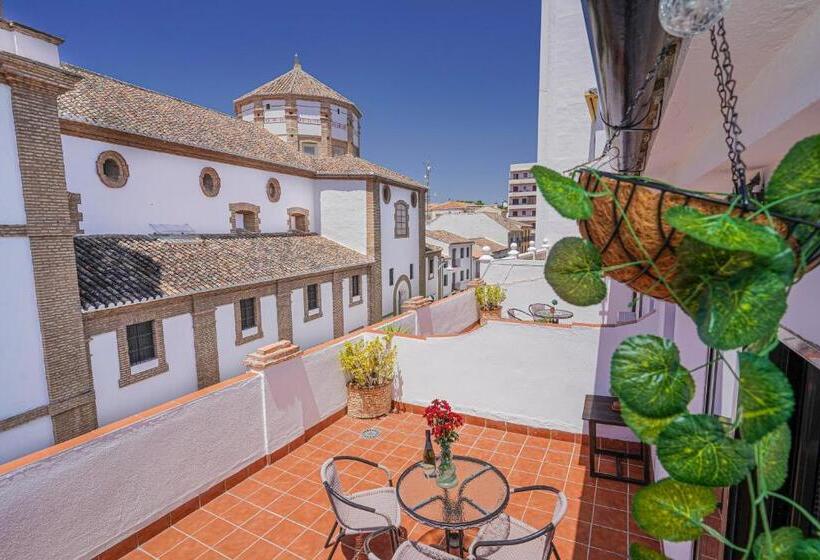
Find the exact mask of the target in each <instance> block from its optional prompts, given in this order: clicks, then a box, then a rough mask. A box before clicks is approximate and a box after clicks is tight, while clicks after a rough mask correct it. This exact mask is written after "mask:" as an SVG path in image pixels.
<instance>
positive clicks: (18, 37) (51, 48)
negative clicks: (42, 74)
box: [0, 29, 60, 66]
mask: <svg viewBox="0 0 820 560" xmlns="http://www.w3.org/2000/svg"><path fill="white" fill-rule="evenodd" d="M0 51H6V52H10V53H14V54H16V55H18V56H24V57H26V58H30V59H32V60H36V61H37V62H43V63H45V64H49V65H51V66H59V65H60V51H59V48H58V47H57V45H54V44H52V43H49V42H48V41H43V40H42V39H38V38H36V37H32V36H31V35H27V34H26V33H20V32H18V31H9V30H7V29H0Z"/></svg>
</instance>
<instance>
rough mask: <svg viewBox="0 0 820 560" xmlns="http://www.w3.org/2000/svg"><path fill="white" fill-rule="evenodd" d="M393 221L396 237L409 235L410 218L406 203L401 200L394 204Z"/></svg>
mask: <svg viewBox="0 0 820 560" xmlns="http://www.w3.org/2000/svg"><path fill="white" fill-rule="evenodd" d="M393 221H394V222H395V226H396V227H395V230H396V231H395V234H396V237H408V236H409V235H410V219H409V212H408V210H407V203H406V202H404V201H403V200H400V201H399V202H397V203H396V204H395V206H394V211H393Z"/></svg>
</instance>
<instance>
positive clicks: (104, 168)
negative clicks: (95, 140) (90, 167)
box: [97, 150, 128, 189]
mask: <svg viewBox="0 0 820 560" xmlns="http://www.w3.org/2000/svg"><path fill="white" fill-rule="evenodd" d="M97 176H98V177H99V178H100V181H102V182H103V184H104V185H105V186H106V187H111V188H112V189H118V188H120V187H123V186H125V183H126V182H128V164H127V163H125V158H124V157H122V156H121V155H120V154H119V153H118V152H115V151H113V150H108V151H105V152H103V153H101V154H100V155H99V156H97Z"/></svg>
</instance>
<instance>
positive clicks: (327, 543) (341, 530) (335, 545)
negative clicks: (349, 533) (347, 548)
mask: <svg viewBox="0 0 820 560" xmlns="http://www.w3.org/2000/svg"><path fill="white" fill-rule="evenodd" d="M338 526H339V523H338V522H335V521H334V522H333V527H332V528H331V529H330V534H328V536H327V540H326V541H325V548H327V547H329V546H330V540H331V538H332V537H333V533H335V532H336V527H338ZM344 536H345V530H344V527H339V534H338V535H336V540H335V541H334V542H333V548H331V549H330V554H328V555H327V560H331V559H332V558H333V555H334V554H335V553H336V549H337V548H338V547H339V543H340V542H342V537H344Z"/></svg>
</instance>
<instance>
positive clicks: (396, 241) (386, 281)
mask: <svg viewBox="0 0 820 560" xmlns="http://www.w3.org/2000/svg"><path fill="white" fill-rule="evenodd" d="M381 188H382V187H381V185H380V186H379V204H380V205H381V222H382V223H381V226H382V231H381V240H382V315H384V316H386V315H389V314H391V313H393V291H394V289H395V287H396V286H395V283H396V282H398V280H399V278H401V276H402V275H406V276H407V277H408V278H409V277H410V264H412V265H413V272H414V274H413V278H412V280H410V286H411V293H410V297H414V296H417V295H419V219H418V208H413V206H412V205H411V204H410V194H411V193H412V191H411V190H410V189H403V188H400V187H396V186H395V185H394V186H391V187H390V193H391V194H390V202H389V203H387V204H385V202H384V198H383V197H382V193H381ZM400 200H403V201H404V202H406V203H407V206H408V208H407V213H408V219H409V228H410V236H409V237H402V238H396V236H395V221H394V219H393V212H394V205H395V203H396V202H398V201H400ZM391 268H392V269H393V279H394V285H392V286H391V285H390V276H389V274H390V269H391Z"/></svg>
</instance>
